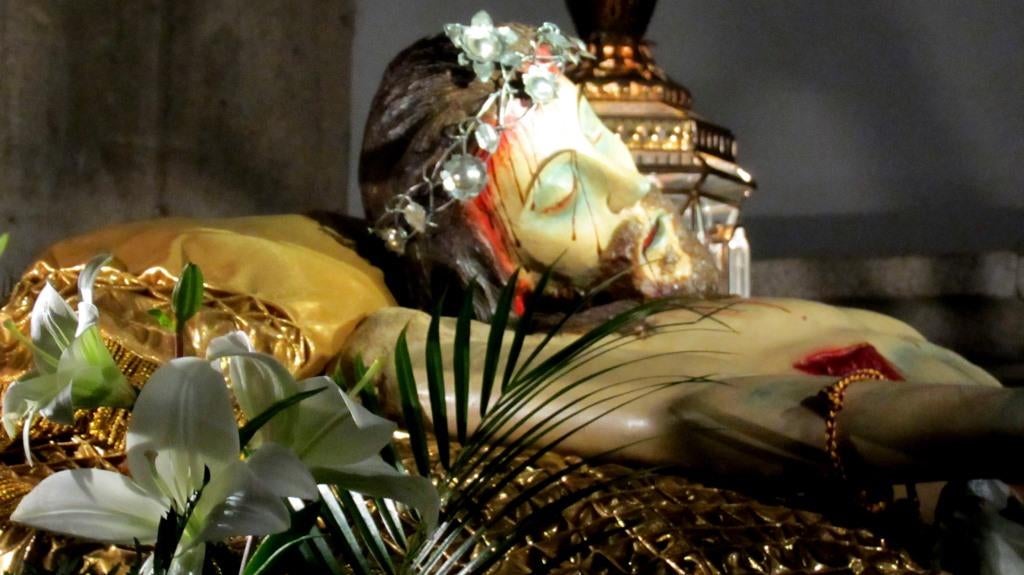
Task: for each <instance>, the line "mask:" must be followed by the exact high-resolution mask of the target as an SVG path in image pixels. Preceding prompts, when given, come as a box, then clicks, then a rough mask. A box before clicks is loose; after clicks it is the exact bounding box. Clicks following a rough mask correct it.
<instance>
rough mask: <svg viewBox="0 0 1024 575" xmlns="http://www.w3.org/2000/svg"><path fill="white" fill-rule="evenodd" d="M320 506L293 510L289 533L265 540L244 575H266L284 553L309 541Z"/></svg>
mask: <svg viewBox="0 0 1024 575" xmlns="http://www.w3.org/2000/svg"><path fill="white" fill-rule="evenodd" d="M319 511H320V507H319V506H318V505H307V506H306V507H303V508H302V509H299V510H298V511H295V510H292V512H291V522H290V525H289V527H288V530H287V531H283V532H281V533H275V534H273V535H268V536H267V537H264V538H263V541H261V542H260V544H259V546H258V547H256V551H254V552H253V554H252V557H251V558H250V559H249V562H248V563H246V564H245V568H244V571H243V574H244V575H257V574H258V573H266V572H267V569H269V568H270V566H271V565H274V564H275V563H276V562H277V561H278V560H279V559H280V558H281V557H283V555H284V553H283V551H284V550H286V549H290V548H292V547H294V546H295V545H296V544H298V543H301V542H303V541H307V540H308V538H309V537H312V536H311V535H309V532H310V530H311V529H312V528H313V526H314V525H316V519H317V516H318V515H319Z"/></svg>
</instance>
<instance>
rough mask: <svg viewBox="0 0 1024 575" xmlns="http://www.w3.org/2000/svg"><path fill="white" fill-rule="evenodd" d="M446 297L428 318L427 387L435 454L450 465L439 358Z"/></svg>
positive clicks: (441, 371)
mask: <svg viewBox="0 0 1024 575" xmlns="http://www.w3.org/2000/svg"><path fill="white" fill-rule="evenodd" d="M446 297H447V292H445V295H443V296H441V301H440V302H438V304H437V309H436V310H435V312H434V314H433V315H432V316H431V318H430V327H429V328H428V330H427V348H426V355H427V358H426V359H427V388H428V389H429V391H430V415H431V420H432V421H433V423H434V437H436V438H437V454H438V457H439V458H440V459H441V465H442V466H443V467H444V468H445V469H448V468H450V467H451V459H450V456H449V453H450V450H449V445H448V444H449V441H448V402H447V401H446V400H445V389H444V388H445V385H444V360H443V359H442V358H441V310H442V309H444V301H445V299H446Z"/></svg>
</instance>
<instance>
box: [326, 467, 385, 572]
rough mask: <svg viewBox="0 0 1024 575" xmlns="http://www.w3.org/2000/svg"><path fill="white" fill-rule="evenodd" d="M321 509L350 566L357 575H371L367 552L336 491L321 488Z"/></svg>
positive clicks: (327, 487)
mask: <svg viewBox="0 0 1024 575" xmlns="http://www.w3.org/2000/svg"><path fill="white" fill-rule="evenodd" d="M319 489H320V501H321V507H322V508H323V509H324V510H325V511H326V513H323V514H322V516H323V518H324V521H325V522H326V524H327V526H328V527H333V530H332V531H334V532H336V533H337V535H338V539H339V540H340V541H339V542H340V543H341V554H342V556H343V557H344V558H345V559H346V561H347V562H348V566H349V568H350V569H352V571H353V572H355V573H356V575H370V573H372V571H371V570H370V564H369V563H368V562H367V556H366V552H365V551H364V550H363V547H362V545H360V544H359V539H358V537H356V534H355V531H353V530H352V525H350V524H349V521H348V517H346V516H345V511H344V510H343V509H342V508H341V501H339V500H338V496H337V494H336V493H335V490H333V489H331V488H330V487H329V486H327V485H321V486H320V488H319Z"/></svg>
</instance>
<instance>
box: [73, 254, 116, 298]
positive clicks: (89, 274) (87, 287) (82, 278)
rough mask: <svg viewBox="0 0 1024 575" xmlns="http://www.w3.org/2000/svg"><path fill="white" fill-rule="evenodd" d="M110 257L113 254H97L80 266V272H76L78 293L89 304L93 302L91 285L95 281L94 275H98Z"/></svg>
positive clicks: (111, 257)
mask: <svg viewBox="0 0 1024 575" xmlns="http://www.w3.org/2000/svg"><path fill="white" fill-rule="evenodd" d="M111 259H113V256H111V255H110V254H99V255H98V256H96V257H94V258H92V259H91V260H89V263H87V264H85V267H83V268H82V272H81V273H79V274H78V295H79V297H81V299H82V301H83V302H85V303H90V304H91V303H92V302H93V297H92V286H93V284H95V283H96V276H98V275H99V273H100V269H101V268H103V266H105V265H107V264H108V263H110V260H111Z"/></svg>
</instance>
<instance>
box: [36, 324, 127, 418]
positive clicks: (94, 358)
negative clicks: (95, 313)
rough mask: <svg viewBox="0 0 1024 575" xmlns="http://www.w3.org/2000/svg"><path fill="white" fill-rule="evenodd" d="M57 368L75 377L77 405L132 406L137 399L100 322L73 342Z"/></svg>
mask: <svg viewBox="0 0 1024 575" xmlns="http://www.w3.org/2000/svg"><path fill="white" fill-rule="evenodd" d="M57 371H58V372H59V373H68V374H69V375H70V377H71V402H72V404H73V406H74V408H75V409H81V408H92V407H101V406H105V407H131V405H132V402H133V401H134V400H135V390H134V389H133V388H132V386H131V384H129V383H128V380H127V379H126V378H125V376H124V374H123V373H121V370H120V369H118V367H117V363H115V362H114V358H113V356H111V355H110V350H108V349H107V346H106V345H105V344H104V343H103V338H102V336H101V335H100V331H99V328H98V327H96V326H93V327H90V328H89V329H87V330H86V331H84V332H83V333H81V334H80V335H79V336H78V337H76V338H75V340H74V341H73V342H71V346H70V347H68V348H67V349H66V350H65V351H64V355H63V356H61V358H60V364H59V366H58V368H57ZM51 419H52V418H51Z"/></svg>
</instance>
